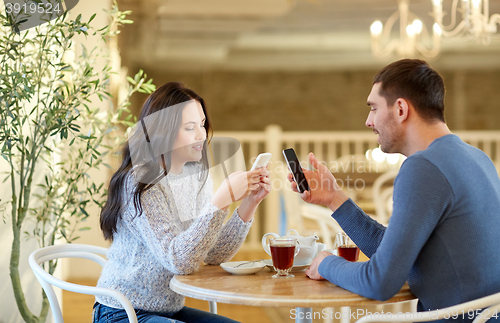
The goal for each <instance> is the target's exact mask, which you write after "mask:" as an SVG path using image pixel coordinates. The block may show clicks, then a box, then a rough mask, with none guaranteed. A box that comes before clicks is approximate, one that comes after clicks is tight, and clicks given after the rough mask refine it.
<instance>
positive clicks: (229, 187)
mask: <svg viewBox="0 0 500 323" xmlns="http://www.w3.org/2000/svg"><path fill="white" fill-rule="evenodd" d="M270 186H271V182H270V179H269V171H268V170H267V169H266V168H264V167H262V168H258V169H255V170H252V171H248V172H243V171H238V172H234V173H232V174H231V175H229V176H228V178H226V179H225V180H224V182H222V184H221V186H220V187H219V189H218V190H217V191H216V192H215V194H214V196H213V198H212V204H214V205H215V206H216V207H218V208H219V209H226V208H227V207H228V206H229V205H230V204H231V203H233V202H236V201H240V200H242V199H244V198H246V197H247V196H249V195H251V194H252V195H253V196H252V200H253V201H254V202H255V203H260V201H262V199H264V197H266V196H267V194H269V191H270Z"/></svg>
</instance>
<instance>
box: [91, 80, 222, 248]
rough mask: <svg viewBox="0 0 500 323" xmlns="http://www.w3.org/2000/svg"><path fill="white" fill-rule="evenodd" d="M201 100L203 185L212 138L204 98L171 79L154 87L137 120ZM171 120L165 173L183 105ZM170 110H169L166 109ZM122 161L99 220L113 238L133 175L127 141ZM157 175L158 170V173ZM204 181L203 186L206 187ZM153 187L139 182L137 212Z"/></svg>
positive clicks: (135, 199) (107, 235)
mask: <svg viewBox="0 0 500 323" xmlns="http://www.w3.org/2000/svg"><path fill="white" fill-rule="evenodd" d="M193 99H194V100H196V101H198V102H199V103H200V104H201V106H202V108H203V112H204V113H205V118H206V119H205V125H204V127H205V130H206V132H207V140H206V141H205V143H204V145H203V146H204V147H203V152H202V158H201V160H200V162H201V163H202V165H203V171H202V172H201V173H200V180H201V181H203V185H204V184H205V182H206V180H207V177H208V158H207V143H208V140H209V135H210V134H211V131H212V127H211V125H210V122H209V118H208V114H207V111H206V108H205V101H204V100H203V99H202V98H201V97H200V96H199V95H198V94H196V93H195V92H194V91H192V90H190V89H188V88H186V87H185V86H184V85H183V84H182V83H179V82H169V83H165V84H163V85H162V86H160V87H159V88H158V89H157V90H156V91H154V92H153V93H152V94H151V95H150V96H149V97H148V99H147V100H146V102H145V103H144V105H143V107H142V109H141V113H140V115H139V120H138V122H142V121H143V119H144V118H145V117H147V116H148V115H150V114H153V113H155V112H158V111H160V110H162V109H165V108H168V107H170V106H173V105H176V104H179V103H183V102H186V101H189V100H193ZM171 110H172V111H171V114H172V115H171V117H170V118H169V120H171V122H170V124H168V125H165V126H166V127H170V128H171V129H169V133H170V134H173V135H171V136H169V138H170V139H168V140H167V141H168V142H167V145H168V147H169V151H170V153H167V154H166V155H167V156H166V161H165V162H166V165H165V175H166V172H167V171H168V170H169V169H170V162H171V158H170V154H171V148H172V147H173V143H174V141H175V138H176V137H177V133H178V132H179V128H180V126H181V122H182V109H171ZM167 112H170V111H167ZM122 157H123V160H122V164H121V165H120V167H119V168H118V170H117V171H116V172H115V173H114V174H113V176H112V177H111V180H110V182H109V188H108V199H107V201H106V204H105V205H104V207H103V208H102V210H101V217H100V224H101V230H102V232H103V234H104V238H105V239H106V240H113V233H114V232H116V225H117V223H118V220H119V219H121V216H122V213H123V206H124V199H123V193H124V187H125V184H126V181H127V176H129V175H130V170H131V168H132V166H133V165H132V158H131V155H130V147H129V143H128V141H127V142H126V143H125V145H124V147H123V150H122ZM152 163H156V165H159V164H160V160H159V159H158V160H153V161H152ZM155 175H156V174H155ZM203 185H202V187H203ZM150 187H151V185H149V186H148V184H146V183H142V182H139V183H138V184H137V186H136V188H135V190H134V208H135V210H136V214H137V215H140V214H141V213H142V206H141V197H142V194H143V193H144V192H145V191H146V190H147V189H149V188H150Z"/></svg>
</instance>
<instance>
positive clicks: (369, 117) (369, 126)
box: [365, 112, 373, 128]
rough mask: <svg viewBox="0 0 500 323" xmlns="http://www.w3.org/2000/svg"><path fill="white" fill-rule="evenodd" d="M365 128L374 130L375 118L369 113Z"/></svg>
mask: <svg viewBox="0 0 500 323" xmlns="http://www.w3.org/2000/svg"><path fill="white" fill-rule="evenodd" d="M365 126H367V127H368V128H373V117H372V113H371V112H370V113H368V117H367V118H366V121H365Z"/></svg>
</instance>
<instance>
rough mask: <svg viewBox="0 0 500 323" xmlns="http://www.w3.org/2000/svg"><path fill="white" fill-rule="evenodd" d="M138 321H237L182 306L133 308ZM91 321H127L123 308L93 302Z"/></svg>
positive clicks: (172, 322) (226, 322)
mask: <svg viewBox="0 0 500 323" xmlns="http://www.w3.org/2000/svg"><path fill="white" fill-rule="evenodd" d="M135 314H136V315H137V321H138V322H139V323H146V322H147V323H194V322H204V323H237V321H234V320H231V319H229V318H227V317H225V316H221V315H217V314H213V313H210V312H205V311H202V310H198V309H196V308H190V307H186V306H184V307H183V308H182V309H181V310H180V311H179V312H177V313H174V314H173V315H172V314H165V313H155V312H148V311H144V310H135ZM92 322H93V323H128V316H127V313H126V312H125V310H124V309H119V308H112V307H109V306H106V305H102V304H99V303H97V302H96V303H95V304H94V312H93V313H92Z"/></svg>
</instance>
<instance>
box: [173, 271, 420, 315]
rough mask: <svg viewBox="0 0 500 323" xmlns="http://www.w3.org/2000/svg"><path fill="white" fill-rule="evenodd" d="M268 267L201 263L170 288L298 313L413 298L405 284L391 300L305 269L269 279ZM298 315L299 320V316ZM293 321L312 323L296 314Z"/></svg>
mask: <svg viewBox="0 0 500 323" xmlns="http://www.w3.org/2000/svg"><path fill="white" fill-rule="evenodd" d="M273 274H274V273H273V272H271V271H270V270H269V269H268V268H264V269H263V270H262V271H260V272H258V273H256V274H253V275H232V274H230V273H228V272H226V271H224V270H223V269H222V268H221V267H220V266H200V269H199V271H197V272H195V273H194V274H192V275H176V276H174V278H173V279H172V280H171V281H170V288H171V289H172V290H173V291H175V292H177V293H179V294H181V295H184V296H187V297H191V298H196V299H201V300H206V301H210V302H220V303H228V304H239V305H252V306H271V307H295V308H297V313H299V314H300V313H305V312H307V311H312V307H342V306H353V305H379V304H386V303H396V302H401V301H408V300H412V299H415V298H416V297H415V295H413V293H412V292H411V291H410V289H409V287H408V285H407V284H405V285H404V286H403V288H402V289H401V290H400V291H399V292H398V293H397V294H396V295H394V297H392V298H391V299H389V300H387V301H385V302H382V301H377V300H373V299H368V298H366V297H363V296H360V295H357V294H354V293H351V292H349V291H347V290H345V289H343V288H341V287H338V286H336V285H334V284H332V283H330V282H328V281H316V280H312V279H309V278H308V277H307V276H306V275H305V273H304V272H296V273H293V274H294V275H295V277H294V278H272V277H271V276H272V275H273ZM299 317H300V319H299ZM296 322H312V320H307V319H305V315H296Z"/></svg>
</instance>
